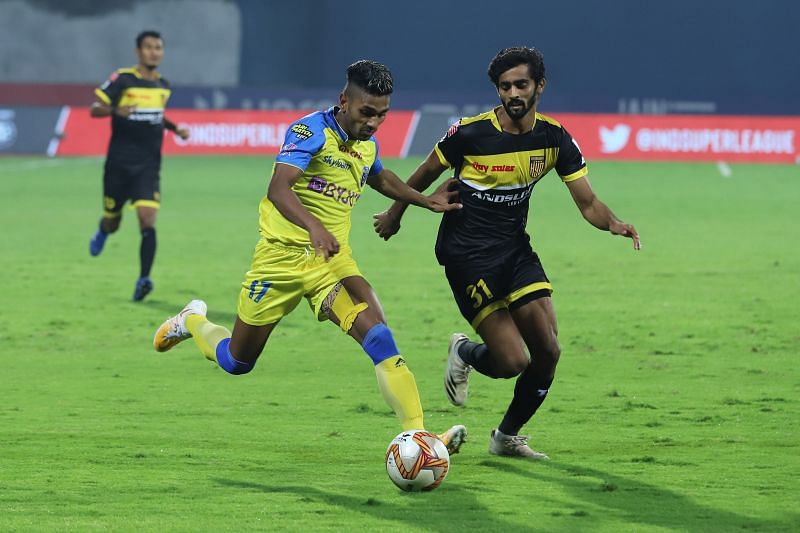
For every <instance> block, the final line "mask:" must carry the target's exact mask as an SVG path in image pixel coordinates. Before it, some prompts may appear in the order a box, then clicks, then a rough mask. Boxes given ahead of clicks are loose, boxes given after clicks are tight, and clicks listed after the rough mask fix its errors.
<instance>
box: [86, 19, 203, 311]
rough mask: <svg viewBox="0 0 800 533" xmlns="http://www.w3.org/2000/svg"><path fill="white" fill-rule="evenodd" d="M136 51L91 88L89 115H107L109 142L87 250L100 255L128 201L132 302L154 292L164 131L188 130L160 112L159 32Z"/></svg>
mask: <svg viewBox="0 0 800 533" xmlns="http://www.w3.org/2000/svg"><path fill="white" fill-rule="evenodd" d="M136 55H137V56H138V58H139V63H138V64H137V65H136V66H134V67H131V68H122V69H119V70H117V71H116V72H114V73H113V74H112V75H111V77H110V78H109V79H108V80H107V81H106V82H105V83H103V84H102V85H101V86H100V87H98V88H97V89H95V95H96V96H97V101H96V102H95V103H94V104H93V105H92V109H91V114H92V116H93V117H96V118H102V117H108V116H110V117H111V141H110V142H109V144H108V154H107V156H106V163H105V171H104V174H103V209H104V210H103V218H101V219H100V227H99V228H98V230H97V233H95V235H94V237H92V239H91V241H89V253H90V254H91V255H92V256H97V255H100V252H102V251H103V246H104V245H105V242H106V238H107V237H108V235H109V234H111V233H114V232H115V231H117V229H119V225H120V222H121V220H122V207H123V205H125V202H127V201H130V202H131V205H132V206H133V207H135V208H136V213H137V215H138V217H139V229H140V230H141V232H142V241H141V246H140V248H139V260H140V271H139V279H137V280H136V287H135V289H134V293H133V299H134V301H140V300H142V299H144V297H145V296H147V294H149V293H150V291H152V290H153V282H152V281H151V280H150V269H151V268H152V266H153V259H154V258H155V253H156V214H157V213H158V208H159V206H160V201H161V198H160V187H159V181H160V175H159V173H160V170H161V143H162V141H163V139H164V129H165V128H166V129H168V130H170V131H172V132H174V133H175V134H176V135H178V136H179V137H181V138H182V139H187V138H188V137H189V132H188V131H187V130H186V129H184V128H179V127H177V126H176V125H175V124H173V123H172V122H170V121H169V120H167V119H166V117H165V116H164V108H165V107H166V105H167V100H169V96H170V88H169V83H167V80H165V79H164V78H162V77H161V74H159V73H158V71H157V70H156V69H157V67H158V65H159V64H160V63H161V60H162V59H163V57H164V41H163V39H162V38H161V35H160V34H159V33H158V32H155V31H143V32H141V33H140V34H139V35H138V36H137V37H136Z"/></svg>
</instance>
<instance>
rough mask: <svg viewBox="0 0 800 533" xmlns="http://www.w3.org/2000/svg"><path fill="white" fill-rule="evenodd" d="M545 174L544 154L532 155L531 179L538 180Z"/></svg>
mask: <svg viewBox="0 0 800 533" xmlns="http://www.w3.org/2000/svg"><path fill="white" fill-rule="evenodd" d="M542 174H544V156H543V155H532V156H531V179H535V180H538V179H539V178H541V177H542Z"/></svg>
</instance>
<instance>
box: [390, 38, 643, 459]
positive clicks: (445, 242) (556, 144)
mask: <svg viewBox="0 0 800 533" xmlns="http://www.w3.org/2000/svg"><path fill="white" fill-rule="evenodd" d="M489 78H490V79H491V80H492V83H494V85H495V87H496V88H497V94H498V96H499V97H500V103H501V104H502V105H500V106H498V107H496V108H494V109H492V110H491V111H488V112H486V113H483V114H480V115H477V116H475V117H470V118H464V119H461V120H460V121H459V122H458V123H457V124H454V125H453V126H452V127H451V128H450V129H449V130H448V132H447V134H446V135H445V136H444V138H443V139H442V140H441V141H440V142H439V143H438V144H437V145H436V146H435V147H434V150H433V151H432V152H431V154H430V155H429V156H428V158H427V159H426V160H425V161H424V162H423V163H422V164H421V165H420V166H419V168H417V170H416V171H415V172H414V173H413V174H412V175H411V177H410V178H409V180H408V184H409V185H410V186H412V187H413V188H415V189H417V190H419V191H424V190H425V189H427V188H428V187H429V186H430V185H431V184H432V183H433V182H434V181H435V180H436V179H437V178H438V177H439V176H440V175H441V174H442V172H444V171H445V170H446V169H448V168H453V169H454V170H455V177H456V178H457V179H458V185H457V186H458V190H459V192H460V198H461V200H460V201H461V203H462V204H463V206H464V207H463V209H461V210H458V211H450V212H447V213H445V214H444V216H443V218H442V222H441V225H440V227H439V236H438V238H437V241H436V257H437V259H438V260H439V263H440V264H441V265H443V266H444V269H445V274H446V276H447V279H448V281H449V282H450V287H451V289H452V291H453V296H454V297H455V300H456V303H457V304H458V307H459V309H460V311H461V314H462V315H463V316H464V318H466V319H467V321H469V322H470V324H471V325H472V327H473V328H474V329H475V330H476V331H477V333H478V335H480V337H481V339H482V340H483V343H476V342H472V341H470V340H469V338H468V337H467V336H466V335H464V334H461V333H456V334H454V335H453V336H452V337H451V339H450V346H449V353H448V362H447V368H446V371H445V380H444V381H445V391H446V393H447V395H448V397H449V399H450V401H451V402H452V403H453V404H455V405H464V403H465V402H466V399H467V385H468V376H469V372H470V371H471V370H472V369H473V368H474V369H475V370H477V371H478V372H480V373H481V374H484V375H486V376H489V377H491V378H511V377H515V376H518V377H517V381H516V385H515V387H514V397H513V399H512V401H511V404H510V405H509V407H508V410H507V411H506V414H505V416H504V417H503V420H502V421H501V422H500V425H499V426H498V428H497V429H495V430H493V431H492V433H491V438H490V441H489V451H490V452H491V453H493V454H496V455H510V456H519V457H527V458H530V459H546V458H547V455H545V454H543V453H541V452H537V451H534V450H532V449H531V448H530V447H529V446H528V437H527V436H522V435H519V431H520V430H521V429H522V427H523V426H524V425H525V424H526V423H527V422H528V421H529V420H530V419H531V417H532V416H533V414H534V413H535V412H536V410H537V409H538V408H539V406H540V405H541V404H542V402H544V399H545V397H546V396H547V393H548V391H549V390H550V385H551V384H552V382H553V378H554V376H555V369H556V364H557V363H558V359H559V356H560V353H561V348H560V346H559V343H558V338H557V333H558V330H557V325H556V315H555V311H554V310H553V306H552V303H551V300H550V294H551V292H552V289H553V287H552V285H551V284H550V281H549V280H548V279H547V276H546V275H545V272H544V269H543V268H542V265H541V262H540V261H539V257H538V255H537V254H536V253H535V252H534V251H533V250H532V249H531V245H530V237H529V236H528V234H527V233H526V231H525V225H526V222H527V216H528V202H529V199H530V195H531V192H532V191H533V188H534V186H535V185H536V183H537V182H538V181H539V180H540V179H541V178H542V177H543V176H544V175H545V174H546V173H547V172H548V171H549V170H551V169H553V168H555V169H556V172H557V173H558V175H559V176H560V177H561V180H562V181H563V182H564V183H565V184H566V186H567V188H568V189H569V192H570V194H571V195H572V198H573V200H574V201H575V204H576V205H577V206H578V209H579V210H580V211H581V213H582V214H583V216H584V218H585V219H586V220H587V221H588V222H589V223H591V224H592V225H594V226H595V227H597V228H599V229H601V230H605V231H610V232H611V233H612V234H614V235H622V236H625V237H629V238H631V239H632V240H633V245H634V248H635V249H637V250H638V249H639V248H640V243H639V236H638V234H637V233H636V229H635V228H634V227H633V226H632V225H630V224H626V223H624V222H622V221H621V220H619V219H618V218H617V217H616V216H615V215H614V213H612V212H611V210H610V209H609V208H608V207H607V206H606V205H605V204H604V203H603V202H601V201H600V200H599V199H598V198H597V196H596V195H595V194H594V192H593V191H592V187H591V185H590V184H589V181H588V180H587V178H586V175H587V172H588V171H587V168H586V162H585V161H584V159H583V156H582V155H581V152H580V149H579V148H578V145H577V144H576V143H575V141H573V139H572V137H571V136H570V134H569V133H567V130H565V129H564V127H563V126H561V124H559V123H558V122H556V121H555V120H553V119H551V118H549V117H546V116H544V115H541V114H539V113H537V112H536V106H537V104H538V102H539V98H540V97H541V95H542V91H543V90H544V88H545V83H546V81H545V69H544V60H543V58H542V55H541V53H539V52H538V51H537V50H535V49H533V48H525V47H519V48H506V49H504V50H501V51H500V52H499V53H498V54H497V55H496V56H495V58H494V59H493V60H492V62H491V64H490V65H489ZM405 207H406V206H405V205H403V204H401V203H397V202H395V203H394V204H393V205H392V206H391V207H390V208H389V209H388V210H387V211H385V212H384V213H381V214H378V215H375V230H376V231H377V232H378V234H379V235H380V236H381V237H383V238H384V239H389V238H390V237H391V236H392V235H394V234H395V233H397V231H398V230H399V229H400V219H401V218H402V215H403V212H404V211H405ZM526 348H527V353H526ZM529 353H530V356H529V355H528V354H529Z"/></svg>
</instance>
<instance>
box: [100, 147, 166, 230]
mask: <svg viewBox="0 0 800 533" xmlns="http://www.w3.org/2000/svg"><path fill="white" fill-rule="evenodd" d="M160 181H161V180H160V172H159V165H158V164H152V163H138V164H123V163H119V162H115V161H113V160H106V165H105V171H104V173H103V209H104V210H105V213H106V215H109V216H117V215H118V214H119V213H120V211H122V207H123V206H124V205H125V202H127V201H128V200H130V202H131V203H132V204H133V205H134V206H139V205H144V206H150V207H156V208H157V207H159V205H160V202H161V191H160Z"/></svg>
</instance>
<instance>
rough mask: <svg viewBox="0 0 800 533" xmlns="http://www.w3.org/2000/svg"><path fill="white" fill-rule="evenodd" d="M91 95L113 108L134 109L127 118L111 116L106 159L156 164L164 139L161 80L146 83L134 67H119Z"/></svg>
mask: <svg viewBox="0 0 800 533" xmlns="http://www.w3.org/2000/svg"><path fill="white" fill-rule="evenodd" d="M94 92H95V94H96V95H97V97H98V98H99V99H100V100H101V101H102V102H104V103H106V104H108V105H110V106H113V107H121V106H136V109H135V110H134V112H133V113H131V114H130V115H129V116H128V117H127V118H123V117H120V116H119V115H117V114H112V115H111V142H110V143H109V145H108V159H109V160H111V161H114V162H117V163H131V164H135V163H140V164H149V163H155V164H160V162H161V144H162V142H163V140H164V108H165V107H166V105H167V100H169V96H170V92H171V91H170V89H169V83H167V80H165V79H164V78H162V77H160V76H159V77H158V78H157V79H155V80H146V79H144V78H142V75H141V74H140V73H139V71H138V70H137V69H135V68H121V69H119V70H117V71H116V72H115V73H113V74H112V75H111V77H110V78H109V79H108V80H106V82H105V83H103V84H102V85H101V86H100V87H98V88H97V89H95V91H94Z"/></svg>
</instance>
